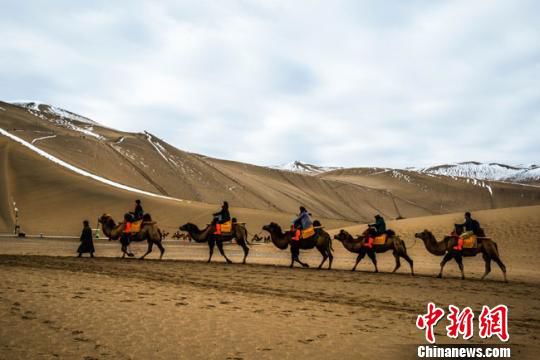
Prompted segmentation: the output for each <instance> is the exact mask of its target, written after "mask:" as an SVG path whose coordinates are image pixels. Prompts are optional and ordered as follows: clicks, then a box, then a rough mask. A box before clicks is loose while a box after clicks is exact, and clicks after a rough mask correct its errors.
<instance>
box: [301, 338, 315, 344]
mask: <svg viewBox="0 0 540 360" xmlns="http://www.w3.org/2000/svg"><path fill="white" fill-rule="evenodd" d="M313 341H315V339H306V340H298V342H299V343H302V344H306V345H307V344H311V343H312V342H313Z"/></svg>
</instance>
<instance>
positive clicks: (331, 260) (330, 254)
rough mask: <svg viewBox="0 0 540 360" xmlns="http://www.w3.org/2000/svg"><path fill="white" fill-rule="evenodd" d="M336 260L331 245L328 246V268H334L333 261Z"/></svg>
mask: <svg viewBox="0 0 540 360" xmlns="http://www.w3.org/2000/svg"><path fill="white" fill-rule="evenodd" d="M333 261H334V255H333V254H332V250H331V249H330V247H329V248H328V270H330V269H332V262H333Z"/></svg>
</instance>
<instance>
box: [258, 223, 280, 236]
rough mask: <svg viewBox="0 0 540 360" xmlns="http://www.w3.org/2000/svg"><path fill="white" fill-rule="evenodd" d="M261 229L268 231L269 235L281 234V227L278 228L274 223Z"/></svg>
mask: <svg viewBox="0 0 540 360" xmlns="http://www.w3.org/2000/svg"><path fill="white" fill-rule="evenodd" d="M262 229H263V230H266V231H268V232H269V233H270V234H280V235H281V234H283V232H282V231H281V226H279V225H278V224H276V223H275V222H271V223H270V224H268V225H264V226H263V227H262Z"/></svg>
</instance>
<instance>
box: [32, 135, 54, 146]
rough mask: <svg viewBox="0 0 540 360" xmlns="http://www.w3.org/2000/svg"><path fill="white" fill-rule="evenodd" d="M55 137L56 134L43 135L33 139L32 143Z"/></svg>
mask: <svg viewBox="0 0 540 360" xmlns="http://www.w3.org/2000/svg"><path fill="white" fill-rule="evenodd" d="M55 137H56V135H49V136H43V137H39V138H35V139H34V140H32V144H35V143H37V142H38V141H41V140H46V139H54V138H55Z"/></svg>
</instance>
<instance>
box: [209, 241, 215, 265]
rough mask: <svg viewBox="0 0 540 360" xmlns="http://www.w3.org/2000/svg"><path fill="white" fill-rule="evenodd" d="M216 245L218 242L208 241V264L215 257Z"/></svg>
mask: <svg viewBox="0 0 540 360" xmlns="http://www.w3.org/2000/svg"><path fill="white" fill-rule="evenodd" d="M215 245H216V242H215V241H214V240H213V239H208V261H207V263H209V262H210V260H212V255H214V246H215Z"/></svg>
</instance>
